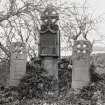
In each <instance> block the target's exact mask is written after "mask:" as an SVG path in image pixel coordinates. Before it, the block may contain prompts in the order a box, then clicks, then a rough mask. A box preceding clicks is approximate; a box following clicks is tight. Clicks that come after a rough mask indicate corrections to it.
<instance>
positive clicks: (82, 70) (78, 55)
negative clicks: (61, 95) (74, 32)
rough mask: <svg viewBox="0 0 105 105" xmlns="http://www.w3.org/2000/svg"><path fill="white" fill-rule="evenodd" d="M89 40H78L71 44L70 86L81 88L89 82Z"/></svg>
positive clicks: (90, 48)
mask: <svg viewBox="0 0 105 105" xmlns="http://www.w3.org/2000/svg"><path fill="white" fill-rule="evenodd" d="M91 51H92V46H91V44H90V42H88V41H84V40H79V41H75V42H74V46H73V70H72V88H75V89H77V88H82V87H83V86H86V85H88V83H89V82H90V71H89V69H90V53H91Z"/></svg>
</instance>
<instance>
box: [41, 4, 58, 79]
mask: <svg viewBox="0 0 105 105" xmlns="http://www.w3.org/2000/svg"><path fill="white" fill-rule="evenodd" d="M58 19H59V16H58V13H57V11H56V8H55V7H53V6H52V5H49V6H47V8H46V9H45V10H44V12H43V13H42V15H41V20H42V25H41V30H40V43H39V56H40V58H41V61H42V65H43V67H44V68H45V69H46V70H47V72H48V75H53V76H55V77H56V78H58V67H57V60H58V58H59V56H60V34H59V28H58V25H57V21H58Z"/></svg>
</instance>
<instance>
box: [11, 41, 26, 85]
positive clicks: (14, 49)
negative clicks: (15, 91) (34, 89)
mask: <svg viewBox="0 0 105 105" xmlns="http://www.w3.org/2000/svg"><path fill="white" fill-rule="evenodd" d="M10 50H11V61H10V80H9V86H17V85H18V84H19V82H20V79H21V78H22V77H23V76H24V75H25V73H26V60H27V53H26V47H25V43H21V42H16V43H15V42H14V43H12V44H11V49H10Z"/></svg>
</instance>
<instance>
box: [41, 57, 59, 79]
mask: <svg viewBox="0 0 105 105" xmlns="http://www.w3.org/2000/svg"><path fill="white" fill-rule="evenodd" d="M57 62H58V59H57V58H53V57H44V58H43V59H42V65H43V67H44V69H46V70H47V72H48V75H53V76H54V77H55V78H56V79H58V65H57Z"/></svg>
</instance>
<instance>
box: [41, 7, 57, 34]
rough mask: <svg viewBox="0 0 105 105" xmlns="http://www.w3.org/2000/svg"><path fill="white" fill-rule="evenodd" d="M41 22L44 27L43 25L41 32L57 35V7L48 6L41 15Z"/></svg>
mask: <svg viewBox="0 0 105 105" xmlns="http://www.w3.org/2000/svg"><path fill="white" fill-rule="evenodd" d="M41 20H42V22H43V25H41V32H42V33H45V32H47V31H50V32H52V33H56V32H57V31H58V25H57V24H56V23H57V21H58V20H59V15H58V12H57V10H56V7H54V6H53V5H48V6H47V8H46V9H45V10H44V11H43V13H42V14H41Z"/></svg>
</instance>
